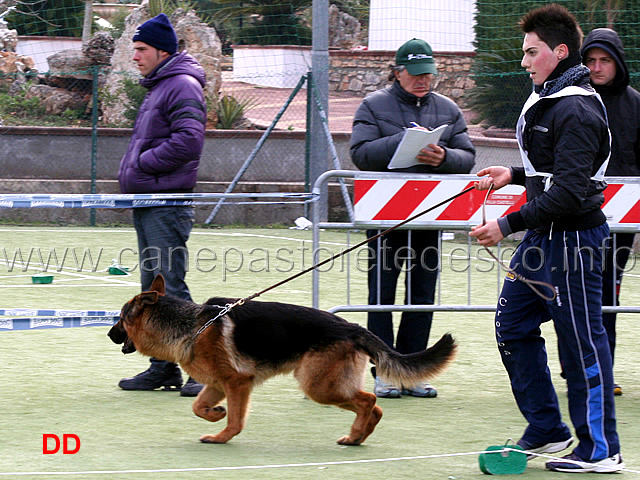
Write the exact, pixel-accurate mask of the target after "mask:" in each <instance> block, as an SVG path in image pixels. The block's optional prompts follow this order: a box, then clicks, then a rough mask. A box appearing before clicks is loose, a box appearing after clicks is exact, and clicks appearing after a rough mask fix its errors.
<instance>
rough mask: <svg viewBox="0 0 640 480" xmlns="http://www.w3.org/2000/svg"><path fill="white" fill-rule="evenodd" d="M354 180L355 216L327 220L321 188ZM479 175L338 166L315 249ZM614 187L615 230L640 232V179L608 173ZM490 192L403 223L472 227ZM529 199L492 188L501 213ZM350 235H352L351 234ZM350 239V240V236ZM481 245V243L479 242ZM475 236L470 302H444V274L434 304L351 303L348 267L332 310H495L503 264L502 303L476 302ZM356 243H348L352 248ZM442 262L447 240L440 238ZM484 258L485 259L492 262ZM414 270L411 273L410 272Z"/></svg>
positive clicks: (316, 297) (493, 204) (610, 193)
mask: <svg viewBox="0 0 640 480" xmlns="http://www.w3.org/2000/svg"><path fill="white" fill-rule="evenodd" d="M335 178H340V179H345V178H349V179H353V190H354V193H353V197H354V201H353V203H354V220H353V221H352V222H321V221H320V212H319V209H318V208H317V203H318V202H315V200H318V199H319V197H320V195H321V192H322V191H323V189H324V191H326V189H325V188H324V186H325V184H327V183H328V182H329V180H330V179H335ZM477 180H478V177H477V176H475V175H419V174H414V173H412V174H406V173H386V172H361V171H351V170H332V171H328V172H326V173H325V174H323V175H322V176H321V177H319V178H318V180H317V182H316V184H315V186H314V189H313V192H314V193H315V194H316V198H315V199H314V202H315V203H313V205H314V208H313V211H312V222H313V252H319V247H320V231H321V230H323V229H324V230H331V229H334V230H335V229H341V230H347V231H348V232H351V231H356V230H362V229H363V228H365V229H386V228H389V227H391V226H393V225H396V224H398V223H400V222H401V221H403V220H406V219H408V218H410V217H411V216H412V215H415V214H417V213H419V212H421V211H423V210H425V209H427V208H428V207H430V206H432V205H436V204H438V203H439V202H442V201H443V200H446V199H448V198H450V197H451V196H452V195H455V194H456V193H458V192H460V191H462V190H464V189H465V188H466V187H468V186H469V185H471V184H473V183H474V182H476V181H477ZM606 180H607V182H608V183H609V187H608V188H607V189H606V190H605V203H604V205H603V207H602V209H603V211H604V213H605V214H606V215H607V219H608V222H609V226H610V229H611V232H612V233H614V236H615V233H620V232H627V233H637V232H640V178H623V177H608V178H607V179H606ZM485 194H486V192H483V191H475V190H474V191H471V192H469V193H468V194H467V195H464V196H462V197H459V198H457V199H456V200H454V201H453V202H451V203H449V204H446V205H442V206H441V207H438V208H436V209H434V210H433V211H431V212H429V213H427V214H425V215H424V216H422V217H420V218H418V219H416V220H414V221H412V222H410V223H408V224H407V225H406V226H403V227H402V228H404V229H437V230H447V231H454V232H455V231H460V232H467V231H469V230H470V229H471V227H472V226H474V225H478V224H480V223H481V222H482V213H481V210H482V204H483V201H484V198H485ZM525 201H526V195H525V190H524V187H521V186H517V185H508V186H506V187H503V188H502V189H500V190H498V191H495V192H492V194H491V195H490V196H489V198H488V199H487V203H486V215H487V217H488V218H495V217H500V216H503V215H506V214H508V213H510V212H511V211H514V210H518V209H519V208H520V205H521V204H522V203H524V202H525ZM347 237H348V238H349V235H348V236H347ZM349 241H350V240H349ZM473 245H475V242H474V243H473ZM473 245H472V241H471V237H469V236H467V246H466V249H467V250H466V255H467V258H468V259H469V268H467V272H466V273H467V275H466V297H467V302H466V304H446V303H443V302H442V289H441V278H442V276H441V275H439V276H438V283H437V288H436V301H435V303H434V304H433V305H356V304H352V303H351V300H350V299H351V293H350V290H349V286H350V283H351V275H352V272H351V269H350V267H349V266H348V267H347V273H346V275H347V303H346V304H345V305H336V306H334V307H332V308H330V309H329V310H330V311H331V312H334V313H335V312H374V311H375V312H389V311H393V312H404V311H454V312H469V311H472V312H493V311H495V308H496V307H495V306H496V302H497V297H498V295H499V292H500V289H501V288H502V281H503V272H502V271H501V268H499V267H498V268H497V269H496V270H497V275H496V302H494V303H493V304H485V305H474V304H472V302H471V292H472V290H471V279H472V276H471V274H472V268H471V250H472V248H473ZM349 246H350V245H347V248H348V247H349ZM439 247H440V248H439V252H440V255H441V258H440V263H439V266H440V268H441V267H442V265H443V262H442V250H443V249H442V248H441V247H442V239H440V242H439ZM497 249H498V252H497V256H498V258H501V253H502V250H503V245H502V244H499V245H498V246H497ZM487 260H488V258H487V259H484V261H487ZM409 274H410V271H408V272H407V275H409ZM320 275H321V272H320V271H319V270H318V269H315V270H314V271H313V280H312V282H313V285H312V304H313V306H314V307H316V308H318V306H319V303H320ZM614 283H615V282H614ZM603 312H616V313H640V305H637V306H620V305H616V306H609V307H603Z"/></svg>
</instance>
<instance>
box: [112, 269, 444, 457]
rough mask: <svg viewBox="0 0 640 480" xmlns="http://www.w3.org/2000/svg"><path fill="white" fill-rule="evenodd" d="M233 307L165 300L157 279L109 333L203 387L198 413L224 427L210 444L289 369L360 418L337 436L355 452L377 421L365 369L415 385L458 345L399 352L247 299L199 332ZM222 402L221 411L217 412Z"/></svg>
mask: <svg viewBox="0 0 640 480" xmlns="http://www.w3.org/2000/svg"><path fill="white" fill-rule="evenodd" d="M233 301H234V300H232V299H227V298H211V299H209V300H208V301H207V302H206V303H204V304H201V305H199V304H196V303H193V302H189V301H185V300H181V299H178V298H175V297H171V296H167V295H165V285H164V278H163V277H162V276H161V275H158V276H157V277H156V278H155V279H154V281H153V284H152V285H151V289H150V291H148V292H143V293H141V294H139V295H137V296H135V297H134V298H133V299H131V300H130V301H129V302H127V303H126V304H125V305H124V307H123V308H122V312H121V316H120V320H119V321H118V323H116V324H115V325H114V326H113V327H112V328H111V330H110V331H109V337H110V338H111V340H112V341H113V342H114V343H117V344H124V345H123V347H122V351H123V352H124V353H131V352H135V351H136V350H138V351H139V352H140V353H142V354H144V355H149V356H153V357H156V358H159V359H163V360H169V361H171V362H175V363H179V364H180V366H181V367H182V368H183V369H184V371H185V372H186V373H188V374H189V375H191V376H192V377H193V378H195V379H196V380H198V381H199V382H201V383H203V384H204V385H205V387H204V388H203V390H202V391H201V392H200V394H199V395H198V397H197V398H196V399H195V401H194V403H193V411H194V413H195V414H196V415H197V416H199V417H201V418H204V419H205V420H209V421H210V422H217V421H218V420H222V419H223V418H224V417H225V416H227V426H226V428H224V429H223V430H222V431H220V432H219V433H217V434H215V435H204V436H203V437H201V438H200V440H201V441H202V442H206V443H225V442H227V441H229V440H230V439H231V438H233V437H234V436H235V435H237V434H239V433H240V432H241V431H242V429H243V427H244V424H245V421H246V416H247V412H248V405H249V397H250V395H251V391H252V390H253V387H254V386H256V385H258V384H260V383H262V382H263V381H265V380H266V379H268V378H270V377H273V376H274V375H278V374H285V373H289V372H293V374H294V376H295V378H296V379H297V380H298V382H299V384H300V387H301V389H302V391H303V392H304V393H305V395H306V396H307V397H308V398H310V399H312V400H315V401H316V402H318V403H321V404H326V405H336V406H337V407H340V408H343V409H345V410H350V411H352V412H354V413H355V414H356V418H355V421H354V422H353V425H352V426H351V431H350V433H349V434H348V435H345V436H343V437H341V438H340V439H338V443H339V444H342V445H359V444H361V443H362V442H363V441H364V440H365V439H366V438H367V437H368V436H369V435H370V434H371V433H372V432H373V430H374V428H375V427H376V425H377V424H378V422H379V421H380V419H381V418H382V408H380V406H378V405H376V396H375V395H374V394H372V393H369V392H365V391H364V390H363V385H364V376H365V370H366V367H367V362H369V361H371V362H373V363H374V364H375V365H376V369H377V374H378V375H380V376H381V377H382V378H385V379H387V380H388V381H390V382H392V383H394V384H396V385H400V384H404V385H414V384H416V383H418V382H419V381H425V380H427V379H430V378H432V377H433V376H434V375H436V374H437V373H439V372H440V371H442V370H443V369H444V368H445V367H446V366H447V365H448V364H449V363H450V362H451V361H452V360H453V358H454V356H455V352H456V344H455V341H454V339H453V338H452V337H451V335H450V334H445V335H444V336H443V337H442V338H441V339H440V340H439V341H438V342H437V343H436V344H435V345H433V346H432V347H431V348H429V349H427V350H425V351H423V352H420V353H415V354H411V355H400V354H398V353H396V352H394V351H393V350H392V349H390V348H388V347H387V346H386V345H385V344H384V342H382V341H381V340H380V339H378V337H376V336H375V335H373V334H372V333H370V332H369V331H368V330H367V329H365V328H363V327H361V326H359V325H357V324H354V323H349V322H347V321H346V320H343V319H342V318H340V317H338V316H336V315H333V314H331V313H328V312H325V311H322V310H317V309H313V308H308V307H302V306H298V305H291V304H285V303H276V302H257V301H249V302H246V303H245V304H243V305H238V306H236V307H234V308H233V309H231V310H230V311H229V312H228V313H227V314H226V315H224V316H222V317H220V318H218V319H217V320H216V321H215V322H214V323H213V324H212V325H211V326H209V327H208V328H207V329H206V330H204V331H203V332H202V333H201V334H200V335H196V332H197V331H198V329H199V328H200V327H201V326H202V325H204V324H205V323H206V322H207V320H209V319H211V318H214V317H215V316H217V315H218V313H219V312H220V308H219V307H222V306H224V305H226V304H228V303H233ZM225 398H226V399H227V409H228V412H227V409H225V407H223V406H221V405H220V402H222V400H224V399H225Z"/></svg>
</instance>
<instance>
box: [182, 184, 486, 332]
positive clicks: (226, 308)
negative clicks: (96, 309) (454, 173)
mask: <svg viewBox="0 0 640 480" xmlns="http://www.w3.org/2000/svg"><path fill="white" fill-rule="evenodd" d="M474 189H475V186H471V187H467V188H465V189H464V190H462V191H461V192H458V193H456V194H455V195H453V196H451V197H449V198H447V199H445V200H442V201H441V202H440V203H437V204H436V205H433V206H431V207H429V208H427V209H426V210H423V211H421V212H419V213H416V214H415V215H413V216H411V217H409V218H407V219H406V220H403V221H402V222H400V223H398V224H396V225H394V226H392V227H389V228H387V229H386V230H384V231H382V232H380V233H378V234H376V235H374V236H373V237H371V238H367V239H366V240H363V241H362V242H360V243H358V244H357V245H354V246H352V247H349V248H347V249H346V250H343V251H342V252H340V253H337V254H335V255H333V256H332V257H329V258H327V259H325V260H323V261H322V262H320V263H316V264H315V265H312V266H310V267H309V268H307V269H305V270H302V271H301V272H298V273H296V274H295V275H291V276H290V277H288V278H285V279H284V280H281V281H280V282H278V283H274V284H273V285H271V286H270V287H267V288H265V289H264V290H260V291H259V292H256V293H254V294H252V295H249V296H248V297H245V298H240V299H239V300H236V301H235V302H233V303H228V304H226V305H225V306H224V307H221V306H217V307H218V308H220V312H219V313H218V314H217V315H216V316H215V317H214V318H212V319H210V320H207V322H206V323H205V324H204V325H203V326H202V327H200V329H199V330H198V331H197V332H196V333H195V335H194V338H195V337H197V336H198V335H200V334H201V333H202V332H204V331H205V330H206V329H207V328H209V327H210V326H211V325H212V324H213V323H214V322H215V321H216V320H217V319H219V318H220V317H222V316H223V315H226V314H227V313H229V310H231V309H232V308H234V307H237V306H238V305H243V304H244V303H246V302H248V301H249V300H253V299H254V298H257V297H259V296H260V295H262V294H264V293H267V292H268V291H270V290H273V289H274V288H277V287H279V286H281V285H284V284H285V283H287V282H290V281H291V280H295V279H296V278H298V277H301V276H302V275H305V274H307V273H309V272H310V271H312V270H315V269H316V268H318V267H321V266H322V265H325V264H326V263H329V262H332V261H333V260H335V259H336V258H340V257H342V256H343V255H346V254H347V253H349V252H352V251H353V250H355V249H356V248H360V247H361V246H363V245H364V244H366V243H369V242H371V241H373V240H375V239H377V238H379V237H381V236H383V235H386V234H387V233H389V232H392V231H393V230H396V229H397V228H400V227H402V226H403V225H406V224H407V223H409V222H411V221H413V220H415V219H416V218H419V217H421V216H422V215H425V214H427V213H429V212H430V211H432V210H435V209H436V208H438V207H441V206H442V205H445V204H447V203H449V202H451V201H452V200H455V199H456V198H458V197H461V196H462V195H464V194H465V193H468V192H470V191H471V190H474ZM485 201H486V199H485Z"/></svg>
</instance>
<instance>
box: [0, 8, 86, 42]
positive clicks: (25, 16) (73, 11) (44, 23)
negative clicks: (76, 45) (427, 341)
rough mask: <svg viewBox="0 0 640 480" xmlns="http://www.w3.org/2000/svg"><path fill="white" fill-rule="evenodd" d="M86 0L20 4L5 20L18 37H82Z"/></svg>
mask: <svg viewBox="0 0 640 480" xmlns="http://www.w3.org/2000/svg"><path fill="white" fill-rule="evenodd" d="M84 7H85V2H84V0H43V1H41V2H20V3H19V4H18V8H17V9H16V10H14V11H13V12H11V13H10V14H9V15H7V17H6V18H5V20H6V21H7V23H8V24H9V27H10V28H15V29H16V30H17V31H18V35H46V36H60V37H81V36H82V23H83V20H84Z"/></svg>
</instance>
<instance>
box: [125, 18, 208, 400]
mask: <svg viewBox="0 0 640 480" xmlns="http://www.w3.org/2000/svg"><path fill="white" fill-rule="evenodd" d="M133 46H134V49H135V54H134V56H133V61H134V62H136V64H137V65H138V68H139V69H140V73H141V74H142V76H143V77H144V78H142V79H141V80H140V84H141V85H142V86H144V87H145V88H147V89H148V90H149V91H148V92H147V95H146V97H145V98H144V101H143V102H142V105H141V106H140V109H139V111H138V116H137V118H136V122H135V125H134V128H133V135H132V138H131V141H130V143H129V146H128V148H127V152H126V153H125V155H124V157H122V160H121V162H120V171H119V172H118V180H119V182H120V190H121V192H122V193H161V194H162V193H190V192H193V188H194V186H195V184H196V177H197V174H198V164H199V163H200V155H201V153H202V147H203V145H204V131H205V124H206V118H207V115H206V104H205V100H204V94H203V87H204V86H205V74H204V70H203V69H202V67H201V66H200V64H199V63H198V62H197V61H196V60H195V59H194V58H193V57H191V56H190V55H188V54H187V53H186V52H184V51H183V52H178V38H177V36H176V33H175V31H174V29H173V27H172V26H171V22H170V21H169V18H168V17H167V16H166V15H165V14H163V13H161V14H160V15H158V16H156V17H154V18H152V19H151V20H148V21H146V22H145V23H143V24H142V25H140V26H139V27H138V29H137V30H136V33H135V35H134V36H133ZM194 220H195V210H194V208H193V207H191V206H179V207H144V208H134V209H133V223H134V226H135V229H136V233H137V235H138V250H139V255H140V274H141V286H142V291H145V290H148V289H149V287H150V286H151V282H152V280H153V278H154V277H155V276H156V275H157V274H158V273H162V275H163V276H164V277H165V281H166V285H167V293H169V294H170V295H174V296H176V297H179V298H183V299H186V300H191V295H190V293H189V288H188V287H187V284H186V283H185V279H184V278H185V273H186V270H187V262H188V254H187V247H186V243H187V240H188V238H189V234H190V232H191V228H192V226H193V223H194ZM119 386H120V387H121V388H123V389H125V390H155V389H157V388H161V387H164V388H169V389H179V388H180V387H182V389H181V393H180V394H181V395H183V396H194V395H197V394H198V392H199V391H200V389H201V388H202V385H200V384H199V383H197V382H195V381H194V380H193V379H192V378H190V377H189V379H188V380H187V383H186V384H185V385H184V386H182V375H181V374H180V369H179V368H178V365H176V364H175V363H170V362H165V361H162V360H159V359H156V358H152V359H151V366H150V368H149V369H148V370H145V371H144V372H142V373H140V374H138V375H136V376H135V377H132V378H124V379H122V380H121V381H120V383H119Z"/></svg>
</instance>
